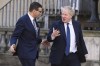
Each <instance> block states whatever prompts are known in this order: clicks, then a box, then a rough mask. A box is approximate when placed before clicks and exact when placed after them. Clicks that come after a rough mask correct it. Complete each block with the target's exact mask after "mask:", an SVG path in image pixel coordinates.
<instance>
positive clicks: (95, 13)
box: [89, 0, 99, 22]
mask: <svg viewBox="0 0 100 66" xmlns="http://www.w3.org/2000/svg"><path fill="white" fill-rule="evenodd" d="M98 1H99V0H92V1H91V17H90V20H89V22H98V21H99V15H98Z"/></svg>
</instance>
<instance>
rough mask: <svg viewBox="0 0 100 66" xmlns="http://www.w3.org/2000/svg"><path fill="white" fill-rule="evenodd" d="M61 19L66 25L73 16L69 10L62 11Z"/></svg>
mask: <svg viewBox="0 0 100 66" xmlns="http://www.w3.org/2000/svg"><path fill="white" fill-rule="evenodd" d="M61 18H62V21H63V22H64V23H67V22H69V21H70V20H71V18H72V16H71V15H70V14H69V12H68V11H67V10H61Z"/></svg>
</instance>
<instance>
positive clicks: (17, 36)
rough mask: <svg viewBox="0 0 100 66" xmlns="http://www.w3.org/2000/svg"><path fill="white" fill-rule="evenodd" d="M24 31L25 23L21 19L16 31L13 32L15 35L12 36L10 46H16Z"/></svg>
mask: <svg viewBox="0 0 100 66" xmlns="http://www.w3.org/2000/svg"><path fill="white" fill-rule="evenodd" d="M23 30H24V23H23V21H22V20H21V18H20V19H19V20H18V21H17V23H16V26H15V29H14V32H13V34H12V36H11V39H10V45H12V44H16V42H17V39H18V38H19V37H20V35H21V33H22V32H23Z"/></svg>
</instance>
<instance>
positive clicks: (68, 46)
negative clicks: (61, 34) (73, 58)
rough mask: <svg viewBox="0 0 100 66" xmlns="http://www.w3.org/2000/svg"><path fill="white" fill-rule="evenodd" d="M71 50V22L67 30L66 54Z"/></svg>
mask: <svg viewBox="0 0 100 66" xmlns="http://www.w3.org/2000/svg"><path fill="white" fill-rule="evenodd" d="M69 52H70V28H69V23H67V31H66V52H65V53H66V55H68V54H69Z"/></svg>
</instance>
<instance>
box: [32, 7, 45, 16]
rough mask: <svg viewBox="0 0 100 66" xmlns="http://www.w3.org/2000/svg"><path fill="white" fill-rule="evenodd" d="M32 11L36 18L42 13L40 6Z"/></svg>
mask: <svg viewBox="0 0 100 66" xmlns="http://www.w3.org/2000/svg"><path fill="white" fill-rule="evenodd" d="M32 12H33V15H34V17H36V18H37V17H39V16H41V15H42V12H43V9H42V8H38V10H33V11H32Z"/></svg>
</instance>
